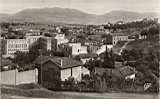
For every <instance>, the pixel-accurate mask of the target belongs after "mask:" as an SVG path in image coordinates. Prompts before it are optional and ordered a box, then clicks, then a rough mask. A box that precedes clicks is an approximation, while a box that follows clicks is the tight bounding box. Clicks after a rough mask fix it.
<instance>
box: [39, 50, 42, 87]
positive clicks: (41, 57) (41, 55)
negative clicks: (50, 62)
mask: <svg viewBox="0 0 160 99" xmlns="http://www.w3.org/2000/svg"><path fill="white" fill-rule="evenodd" d="M39 52H40V61H41V62H40V75H41V76H40V77H41V78H40V81H41V85H42V51H41V49H39Z"/></svg>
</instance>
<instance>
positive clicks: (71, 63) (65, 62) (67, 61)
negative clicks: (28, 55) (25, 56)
mask: <svg viewBox="0 0 160 99" xmlns="http://www.w3.org/2000/svg"><path fill="white" fill-rule="evenodd" d="M48 61H51V62H53V63H56V64H58V65H59V66H60V67H61V68H62V69H64V68H69V67H76V66H82V62H80V61H77V60H74V59H72V58H68V57H53V56H42V57H38V58H37V59H36V60H35V61H34V62H33V63H34V64H44V63H46V62H48ZM61 64H62V66H61Z"/></svg>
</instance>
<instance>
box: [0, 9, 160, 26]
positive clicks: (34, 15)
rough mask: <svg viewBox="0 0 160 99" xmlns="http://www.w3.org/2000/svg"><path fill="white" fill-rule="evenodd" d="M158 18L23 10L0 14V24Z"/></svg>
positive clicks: (127, 12)
mask: <svg viewBox="0 0 160 99" xmlns="http://www.w3.org/2000/svg"><path fill="white" fill-rule="evenodd" d="M154 17H158V18H159V15H158V14H157V13H153V12H151V13H137V12H130V11H121V10H119V11H118V10H116V11H111V12H108V13H106V14H103V15H96V14H89V13H85V12H82V11H80V10H77V9H69V8H58V7H54V8H34V9H24V10H22V11H20V12H17V13H14V14H4V13H1V14H0V22H39V23H66V24H104V23H106V22H116V21H119V20H122V21H133V20H139V19H142V18H154Z"/></svg>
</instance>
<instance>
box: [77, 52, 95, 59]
mask: <svg viewBox="0 0 160 99" xmlns="http://www.w3.org/2000/svg"><path fill="white" fill-rule="evenodd" d="M78 56H79V57H80V58H94V57H97V54H94V53H91V54H80V55H78Z"/></svg>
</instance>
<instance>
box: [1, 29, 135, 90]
mask: <svg viewBox="0 0 160 99" xmlns="http://www.w3.org/2000/svg"><path fill="white" fill-rule="evenodd" d="M57 30H58V33H53V34H52V36H45V35H41V34H40V33H37V32H35V35H31V32H32V34H34V33H33V31H31V32H30V33H28V34H26V36H25V38H24V39H5V38H1V42H2V43H1V44H2V45H1V48H2V49H1V52H2V56H3V57H4V58H6V57H11V56H13V57H14V53H15V52H16V51H21V52H28V51H29V49H30V48H32V46H34V44H36V43H40V45H41V46H42V49H44V50H49V51H62V52H63V53H64V54H65V57H55V56H39V57H37V58H36V59H35V61H34V62H33V64H32V66H33V67H35V68H36V69H35V68H30V69H28V70H27V71H31V72H26V71H17V69H16V68H17V65H15V64H13V63H12V62H7V63H8V64H4V63H5V62H4V61H2V63H3V64H2V65H1V68H2V71H1V72H2V73H1V75H2V80H3V83H4V84H11V83H8V82H9V81H8V80H9V79H7V81H5V80H6V79H5V78H8V77H9V78H15V81H14V82H15V83H12V84H21V83H40V84H42V85H43V86H44V87H46V88H55V87H57V86H59V83H58V81H65V80H66V79H68V78H69V77H74V78H75V80H76V81H81V80H82V77H83V75H93V74H96V75H99V76H102V74H103V73H104V72H106V73H109V74H110V72H111V71H112V70H106V69H104V68H95V69H94V72H93V71H92V72H91V71H89V70H88V69H87V68H86V67H84V64H85V63H86V62H87V61H89V60H90V59H94V58H95V57H98V56H99V55H100V54H101V53H104V52H105V51H106V48H108V49H112V48H113V46H115V45H116V43H117V42H118V41H130V40H131V39H129V38H128V37H129V36H128V35H126V34H119V33H114V34H109V35H110V37H111V38H109V39H111V40H108V41H109V43H104V44H101V45H98V44H93V42H85V43H84V44H82V43H79V42H71V41H70V39H68V38H67V37H66V36H65V34H64V33H61V31H60V30H59V28H57ZM97 31H102V29H99V30H97ZM103 32H105V31H103ZM107 32H108V31H107ZM110 41H111V42H110ZM106 46H107V47H106ZM76 58H78V59H76ZM12 66H14V68H12ZM13 70H15V73H19V72H21V73H22V72H25V73H24V74H23V75H22V76H23V77H19V79H20V81H21V83H16V80H19V79H17V78H18V77H16V74H12V73H13ZM9 71H11V72H12V73H8V75H7V74H6V72H9ZM27 73H29V74H27ZM135 73H136V72H135V70H134V69H132V68H131V67H126V66H123V65H121V66H119V68H116V69H115V70H113V74H114V75H116V76H118V77H120V78H124V79H128V78H131V79H132V78H135ZM17 75H19V74H17ZM27 75H28V76H27ZM12 76H13V77H12ZM22 78H23V79H25V78H26V79H27V80H28V81H26V80H24V81H23V79H22Z"/></svg>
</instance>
